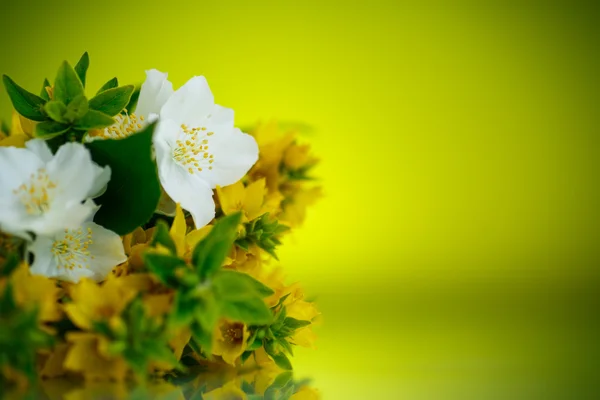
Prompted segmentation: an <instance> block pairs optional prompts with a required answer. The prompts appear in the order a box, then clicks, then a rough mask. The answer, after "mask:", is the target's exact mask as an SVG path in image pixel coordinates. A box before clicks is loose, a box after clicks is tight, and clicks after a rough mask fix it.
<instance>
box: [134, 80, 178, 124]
mask: <svg viewBox="0 0 600 400" xmlns="http://www.w3.org/2000/svg"><path fill="white" fill-rule="evenodd" d="M168 76H169V74H167V73H163V72H160V71H158V70H156V69H151V70H148V71H146V81H145V82H144V83H143V84H142V88H141V90H140V98H139V100H138V104H137V107H136V110H135V113H136V114H137V115H141V116H143V117H149V116H150V114H158V113H159V112H160V109H161V108H162V106H163V105H164V104H165V103H166V101H167V99H168V98H169V97H171V95H172V94H173V84H172V83H171V82H169V81H168V80H167V77H168Z"/></svg>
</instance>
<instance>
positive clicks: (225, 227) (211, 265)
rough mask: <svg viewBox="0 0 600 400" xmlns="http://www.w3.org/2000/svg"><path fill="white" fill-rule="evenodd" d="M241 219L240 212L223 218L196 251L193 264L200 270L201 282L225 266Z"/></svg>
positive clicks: (193, 255)
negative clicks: (224, 263)
mask: <svg viewBox="0 0 600 400" xmlns="http://www.w3.org/2000/svg"><path fill="white" fill-rule="evenodd" d="M241 218H242V214H241V213H239V212H238V213H235V214H231V215H228V216H226V217H223V218H222V219H220V220H219V221H217V223H216V224H215V226H214V227H213V229H212V230H211V231H210V233H209V234H208V235H207V236H206V238H204V239H203V240H202V241H201V242H200V243H198V245H197V246H196V248H195V249H194V252H193V254H192V262H193V264H194V265H195V266H196V267H197V268H198V273H199V276H200V279H201V280H205V279H206V278H208V277H209V276H211V275H212V274H213V273H214V272H216V271H217V270H218V269H219V268H220V267H221V265H223V261H225V257H227V254H229V250H231V246H232V244H233V241H234V240H235V237H236V235H237V226H238V224H239V223H240V220H241Z"/></svg>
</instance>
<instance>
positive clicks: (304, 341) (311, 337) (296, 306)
mask: <svg viewBox="0 0 600 400" xmlns="http://www.w3.org/2000/svg"><path fill="white" fill-rule="evenodd" d="M286 291H288V293H290V295H289V296H288V298H287V299H286V300H285V301H284V302H283V304H284V305H285V307H286V311H287V316H288V317H291V318H295V319H298V320H301V321H314V320H315V318H317V317H318V316H319V315H320V312H319V310H317V307H316V306H315V303H312V302H308V301H306V300H305V299H304V291H303V290H302V288H301V287H300V285H299V284H298V283H295V284H292V285H291V286H290V287H289V288H288V289H287V290H286ZM312 328H313V327H312V324H311V325H308V326H305V327H303V328H299V329H297V330H296V331H295V332H294V335H293V336H292V342H293V343H294V344H296V345H298V346H302V347H309V348H313V349H314V348H315V344H314V343H315V341H316V340H317V335H316V334H315V333H314V332H313V329H312Z"/></svg>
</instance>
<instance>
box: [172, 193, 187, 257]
mask: <svg viewBox="0 0 600 400" xmlns="http://www.w3.org/2000/svg"><path fill="white" fill-rule="evenodd" d="M186 231H187V225H186V223H185V216H184V215H183V210H182V209H181V206H180V205H179V203H177V209H176V210H175V219H174V220H173V225H171V230H170V231H169V234H170V235H171V238H173V241H174V242H175V247H176V248H177V255H178V256H179V257H183V255H184V254H185V250H186V248H185V233H186Z"/></svg>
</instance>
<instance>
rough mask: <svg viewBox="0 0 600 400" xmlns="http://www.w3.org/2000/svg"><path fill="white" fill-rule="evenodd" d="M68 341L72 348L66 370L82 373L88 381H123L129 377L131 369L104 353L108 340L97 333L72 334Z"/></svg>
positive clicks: (68, 353) (65, 365) (121, 361)
mask: <svg viewBox="0 0 600 400" xmlns="http://www.w3.org/2000/svg"><path fill="white" fill-rule="evenodd" d="M66 339H67V342H69V343H70V344H71V346H70V348H69V351H68V352H67V355H66V357H65V361H64V364H63V365H64V368H65V369H67V370H69V371H73V372H77V373H80V374H81V375H83V377H84V378H85V379H86V380H88V379H91V380H95V379H106V378H110V379H114V380H116V381H123V380H124V379H125V377H126V376H127V372H128V369H129V368H128V367H127V363H126V362H125V360H123V359H122V358H121V357H111V356H109V355H107V354H106V353H105V352H104V351H103V349H105V348H106V347H107V342H106V338H104V337H102V336H100V335H97V334H95V333H89V332H70V333H68V334H67V335H66Z"/></svg>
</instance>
